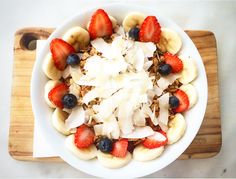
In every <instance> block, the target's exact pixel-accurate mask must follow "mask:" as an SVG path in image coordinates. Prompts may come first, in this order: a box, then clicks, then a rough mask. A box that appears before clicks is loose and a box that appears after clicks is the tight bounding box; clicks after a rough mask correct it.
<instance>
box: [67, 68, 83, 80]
mask: <svg viewBox="0 0 236 179" xmlns="http://www.w3.org/2000/svg"><path fill="white" fill-rule="evenodd" d="M70 74H71V77H72V79H73V81H78V80H79V79H80V78H81V76H83V73H82V72H81V69H80V67H79V66H76V67H70Z"/></svg>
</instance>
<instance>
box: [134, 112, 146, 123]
mask: <svg viewBox="0 0 236 179" xmlns="http://www.w3.org/2000/svg"><path fill="white" fill-rule="evenodd" d="M145 117H146V116H145V114H144V112H143V111H142V110H140V109H136V110H135V111H134V114H133V123H134V125H135V126H139V127H142V126H145V125H146V119H145Z"/></svg>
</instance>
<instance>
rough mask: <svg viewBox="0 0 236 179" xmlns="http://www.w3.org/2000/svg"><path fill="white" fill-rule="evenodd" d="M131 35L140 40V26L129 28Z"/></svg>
mask: <svg viewBox="0 0 236 179" xmlns="http://www.w3.org/2000/svg"><path fill="white" fill-rule="evenodd" d="M129 37H130V38H131V39H133V40H136V41H137V40H138V39H139V28H137V27H134V28H132V29H130V30H129Z"/></svg>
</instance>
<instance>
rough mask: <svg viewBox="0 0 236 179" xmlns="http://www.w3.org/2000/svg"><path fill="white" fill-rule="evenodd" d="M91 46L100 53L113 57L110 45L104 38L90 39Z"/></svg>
mask: <svg viewBox="0 0 236 179" xmlns="http://www.w3.org/2000/svg"><path fill="white" fill-rule="evenodd" d="M91 44H92V46H93V47H94V48H95V49H96V50H97V51H98V52H100V53H102V55H103V56H104V57H106V58H108V59H110V58H113V57H114V54H112V49H111V45H110V44H108V43H106V42H105V40H104V39H102V38H97V39H95V40H92V41H91Z"/></svg>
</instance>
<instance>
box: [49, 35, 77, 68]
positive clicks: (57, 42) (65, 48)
mask: <svg viewBox="0 0 236 179" xmlns="http://www.w3.org/2000/svg"><path fill="white" fill-rule="evenodd" d="M50 51H51V53H52V58H53V61H54V64H55V66H56V67H57V69H58V70H61V71H63V70H64V69H65V67H66V59H67V57H68V56H69V55H70V54H71V53H74V52H75V49H74V47H72V46H71V45H70V44H68V43H67V42H65V41H64V40H62V39H58V38H56V39H53V40H52V41H51V43H50Z"/></svg>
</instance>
